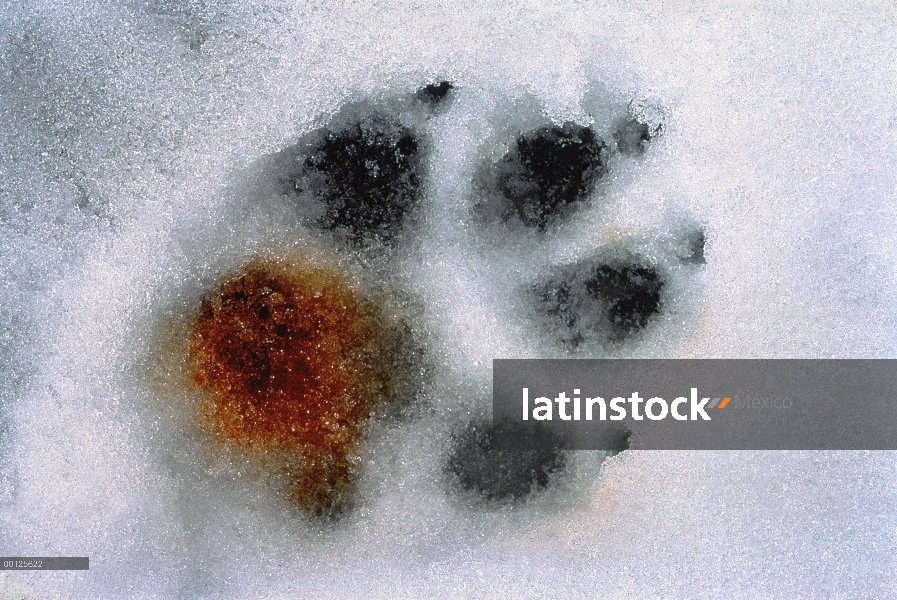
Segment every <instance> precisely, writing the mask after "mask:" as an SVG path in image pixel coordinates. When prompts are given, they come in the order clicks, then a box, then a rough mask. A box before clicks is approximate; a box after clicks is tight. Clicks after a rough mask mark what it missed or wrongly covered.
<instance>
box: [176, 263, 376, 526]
mask: <svg viewBox="0 0 897 600" xmlns="http://www.w3.org/2000/svg"><path fill="white" fill-rule="evenodd" d="M383 337H384V335H383V331H382V326H381V322H380V319H379V318H378V312H377V310H376V308H375V305H374V303H372V302H370V301H366V300H365V299H364V298H363V297H362V296H361V295H360V294H359V293H357V292H356V291H354V290H353V289H352V288H350V287H349V285H348V284H347V283H346V282H345V281H343V280H342V279H341V278H340V277H339V276H338V274H337V273H335V272H333V271H331V270H328V269H325V268H320V267H313V266H296V265H284V264H278V263H274V262H264V261H256V262H254V263H252V264H250V265H249V267H248V268H247V269H246V270H245V271H244V272H243V273H242V274H240V275H239V276H237V277H235V278H233V279H231V280H229V281H226V282H225V283H224V284H223V285H221V286H220V288H219V289H218V290H216V291H215V292H214V293H212V294H210V295H208V296H206V297H205V298H204V299H203V301H202V305H201V308H200V312H199V315H198V317H197V319H196V323H195V327H194V330H193V337H192V341H191V344H190V354H191V357H192V361H193V365H194V368H193V375H192V378H193V383H194V384H195V385H196V386H198V387H200V388H203V389H205V390H206V391H207V392H208V399H207V400H206V401H205V403H204V404H203V407H202V416H203V420H204V421H205V422H206V423H207V424H208V425H209V426H210V427H211V428H212V429H213V430H214V431H215V433H216V434H217V435H218V436H219V437H220V438H222V439H223V440H225V441H227V442H229V443H232V444H235V445H237V446H241V447H246V448H249V449H252V450H255V451H261V452H268V451H274V452H280V453H290V452H293V453H299V454H301V457H302V461H301V463H302V467H301V468H300V469H299V471H298V473H293V475H294V486H293V490H294V493H295V499H296V500H297V502H298V503H299V505H300V506H302V507H303V508H305V509H307V510H309V511H312V512H314V513H317V514H321V515H324V514H330V513H333V512H335V511H337V510H338V509H339V508H340V507H341V506H342V505H343V504H344V502H345V499H346V495H347V494H348V492H349V490H350V488H351V484H352V479H353V475H354V470H353V466H352V463H351V461H350V460H349V455H350V453H351V452H352V450H353V447H354V445H355V444H356V443H357V441H358V439H359V437H360V434H361V431H362V427H363V425H364V423H365V421H366V420H367V419H368V418H369V417H370V415H371V413H372V411H373V410H374V409H375V407H376V405H377V403H378V402H380V401H381V400H382V399H383V398H384V396H385V395H387V394H388V392H389V390H388V387H389V376H388V373H385V372H384V370H383V369H382V368H380V367H378V364H379V362H380V361H378V357H379V356H380V354H381V353H382V351H383V348H382V343H381V342H382V338H383Z"/></svg>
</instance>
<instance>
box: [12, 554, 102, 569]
mask: <svg viewBox="0 0 897 600" xmlns="http://www.w3.org/2000/svg"><path fill="white" fill-rule="evenodd" d="M89 569H90V559H89V558H88V557H87V556H37V557H35V556H5V557H0V571H87V570H89Z"/></svg>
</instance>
